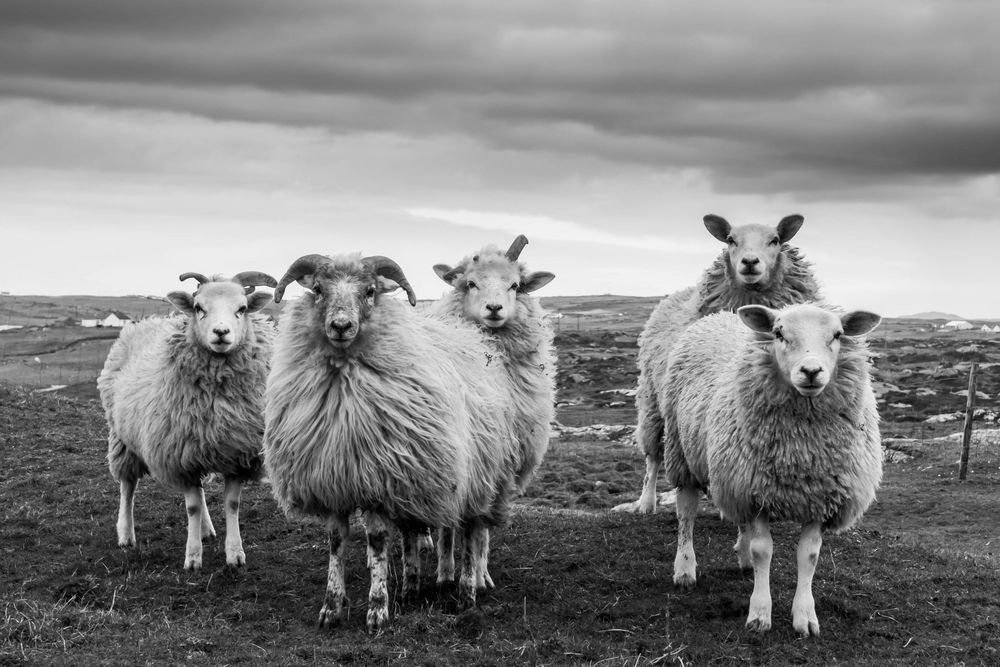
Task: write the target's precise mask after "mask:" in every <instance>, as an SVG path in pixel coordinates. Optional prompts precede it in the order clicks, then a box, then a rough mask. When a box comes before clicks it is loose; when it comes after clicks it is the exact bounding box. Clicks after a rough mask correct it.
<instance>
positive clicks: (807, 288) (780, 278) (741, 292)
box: [613, 215, 822, 514]
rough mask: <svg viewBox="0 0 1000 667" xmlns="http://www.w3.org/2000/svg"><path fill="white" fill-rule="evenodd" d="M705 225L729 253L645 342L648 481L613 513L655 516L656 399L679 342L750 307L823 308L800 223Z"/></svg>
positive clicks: (662, 306)
mask: <svg viewBox="0 0 1000 667" xmlns="http://www.w3.org/2000/svg"><path fill="white" fill-rule="evenodd" d="M704 222H705V228H706V229H707V230H708V232H709V233H710V234H711V235H712V236H713V237H715V238H716V239H718V240H719V241H721V242H723V243H725V244H726V248H725V250H723V251H722V253H721V254H720V255H719V256H718V257H717V258H716V259H715V261H714V262H713V263H712V265H711V266H709V268H708V269H707V270H706V271H705V273H704V274H703V275H702V277H701V280H700V281H699V282H698V284H697V285H694V286H693V287H688V288H686V289H683V290H680V291H678V292H674V293H673V294H671V295H669V296H667V297H666V298H664V299H663V300H662V301H660V303H659V305H657V307H656V308H655V309H654V310H653V313H652V314H651V315H650V316H649V320H648V321H647V322H646V325H645V326H644V327H643V330H642V333H641V334H640V335H639V355H638V366H639V380H638V388H637V392H636V397H635V407H636V413H637V425H636V445H637V446H638V448H639V449H641V450H642V452H643V454H645V457H646V476H645V479H644V480H643V486H642V494H641V495H640V496H639V499H638V500H636V501H633V502H628V503H623V504H621V505H618V506H617V507H615V508H614V510H613V511H619V512H621V511H625V512H639V513H642V514H649V513H652V512H654V511H655V510H656V478H657V476H658V475H659V473H660V467H661V465H662V462H663V415H662V412H661V408H660V406H659V405H658V404H657V400H656V397H657V395H658V394H659V393H661V392H662V389H663V386H664V385H665V384H666V382H667V379H668V373H667V367H668V365H669V362H670V355H671V350H672V349H673V346H674V343H675V342H676V341H677V337H678V336H679V335H680V334H681V333H683V332H684V330H685V329H687V327H689V326H691V324H692V323H694V322H695V321H697V320H698V319H700V318H702V317H705V316H706V315H710V314H712V313H718V312H734V311H735V310H736V309H737V308H739V307H740V306H746V305H762V306H768V307H771V308H780V307H782V306H787V305H791V304H797V303H808V302H811V301H821V300H822V297H821V295H820V289H819V285H818V283H817V281H816V278H815V276H813V272H812V267H811V265H810V264H809V263H808V262H807V261H806V260H805V259H804V258H803V257H802V254H801V253H800V252H799V250H798V249H797V248H795V247H793V246H791V245H789V244H788V242H789V241H790V240H791V239H792V237H794V236H795V234H796V233H797V232H798V231H799V228H800V227H801V226H802V223H803V218H802V216H801V215H789V216H785V217H784V218H782V220H781V221H780V222H779V223H778V224H777V226H770V225H758V224H749V225H741V226H738V227H733V226H732V225H730V224H729V222H728V221H726V220H725V219H724V218H721V217H719V216H717V215H706V216H705V218H704Z"/></svg>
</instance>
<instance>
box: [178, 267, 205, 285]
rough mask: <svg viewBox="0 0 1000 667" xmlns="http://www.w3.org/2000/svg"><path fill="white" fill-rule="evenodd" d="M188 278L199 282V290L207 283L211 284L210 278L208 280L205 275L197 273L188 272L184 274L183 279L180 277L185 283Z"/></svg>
mask: <svg viewBox="0 0 1000 667" xmlns="http://www.w3.org/2000/svg"><path fill="white" fill-rule="evenodd" d="M188 278H194V279H195V280H197V281H198V288H199V289H201V286H202V285H204V284H205V283H207V282H209V280H208V278H206V277H205V276H204V274H201V273H196V272H194V271H188V272H187V273H182V274H181V277H180V281H181V282H184V281H185V280H187V279H188Z"/></svg>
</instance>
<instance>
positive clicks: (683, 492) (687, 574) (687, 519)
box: [674, 486, 701, 589]
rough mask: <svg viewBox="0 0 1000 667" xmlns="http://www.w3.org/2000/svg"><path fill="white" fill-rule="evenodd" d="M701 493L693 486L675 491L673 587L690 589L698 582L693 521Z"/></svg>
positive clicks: (696, 513) (696, 514)
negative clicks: (675, 529) (675, 528)
mask: <svg viewBox="0 0 1000 667" xmlns="http://www.w3.org/2000/svg"><path fill="white" fill-rule="evenodd" d="M700 498H701V492H700V491H699V490H698V489H697V488H696V487H693V486H682V487H680V488H678V489H677V555H676V556H674V585H675V586H679V587H680V588H683V589H691V588H693V587H694V584H695V582H696V581H697V580H698V575H697V568H698V561H697V560H696V559H695V556H694V520H695V517H696V516H698V501H699V499H700Z"/></svg>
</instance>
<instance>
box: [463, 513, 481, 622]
mask: <svg viewBox="0 0 1000 667" xmlns="http://www.w3.org/2000/svg"><path fill="white" fill-rule="evenodd" d="M462 528H463V536H462V537H463V539H462V575H461V576H460V577H459V580H458V601H459V605H460V606H462V607H464V608H470V607H474V606H476V580H477V578H478V577H477V573H478V571H479V567H480V556H481V555H482V546H481V545H482V541H483V531H485V530H486V528H485V527H484V526H483V525H482V523H481V522H479V521H477V520H473V521H468V522H466V523H464V524H463V527H462Z"/></svg>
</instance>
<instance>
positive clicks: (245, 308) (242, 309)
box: [236, 306, 247, 317]
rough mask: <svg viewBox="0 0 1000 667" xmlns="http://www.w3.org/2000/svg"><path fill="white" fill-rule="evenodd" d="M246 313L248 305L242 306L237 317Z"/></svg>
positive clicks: (237, 312)
mask: <svg viewBox="0 0 1000 667" xmlns="http://www.w3.org/2000/svg"><path fill="white" fill-rule="evenodd" d="M246 314H247V307H246V306H240V307H239V309H238V310H237V311H236V317H243V316H244V315H246Z"/></svg>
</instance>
